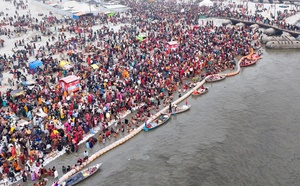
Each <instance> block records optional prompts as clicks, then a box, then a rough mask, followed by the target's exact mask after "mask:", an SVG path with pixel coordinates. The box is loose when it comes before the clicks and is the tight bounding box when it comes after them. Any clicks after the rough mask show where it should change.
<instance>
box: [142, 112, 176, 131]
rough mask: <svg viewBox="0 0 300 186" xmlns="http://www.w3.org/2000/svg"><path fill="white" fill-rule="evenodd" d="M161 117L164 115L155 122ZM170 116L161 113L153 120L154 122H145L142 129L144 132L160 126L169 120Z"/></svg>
mask: <svg viewBox="0 0 300 186" xmlns="http://www.w3.org/2000/svg"><path fill="white" fill-rule="evenodd" d="M161 117H164V119H163V120H161V121H158V123H156V121H157V120H159V119H160V118H161ZM170 118H171V117H170V115H165V114H162V115H160V116H159V118H157V119H156V120H154V122H151V123H149V124H147V126H144V128H143V130H144V131H145V132H147V131H150V130H153V129H156V128H158V127H159V126H161V125H163V124H165V123H167V121H169V119H170Z"/></svg>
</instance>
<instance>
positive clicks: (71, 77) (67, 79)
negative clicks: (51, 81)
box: [60, 75, 80, 83]
mask: <svg viewBox="0 0 300 186" xmlns="http://www.w3.org/2000/svg"><path fill="white" fill-rule="evenodd" d="M79 79H80V78H79V77H77V76H74V75H70V76H67V77H64V78H62V79H60V81H64V82H65V83H70V82H73V81H76V80H79Z"/></svg>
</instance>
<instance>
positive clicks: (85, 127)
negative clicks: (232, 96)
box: [0, 1, 257, 182]
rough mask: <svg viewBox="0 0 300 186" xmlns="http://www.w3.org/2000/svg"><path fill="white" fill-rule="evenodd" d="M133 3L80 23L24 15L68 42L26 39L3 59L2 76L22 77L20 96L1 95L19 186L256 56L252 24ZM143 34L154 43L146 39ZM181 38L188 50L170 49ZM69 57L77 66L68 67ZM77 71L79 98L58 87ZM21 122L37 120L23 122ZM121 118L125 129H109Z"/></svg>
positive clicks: (7, 151)
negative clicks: (193, 85)
mask: <svg viewBox="0 0 300 186" xmlns="http://www.w3.org/2000/svg"><path fill="white" fill-rule="evenodd" d="M125 4H126V5H127V6H129V7H131V8H132V9H130V11H129V12H126V13H118V14H116V15H114V16H112V17H109V16H107V15H102V14H101V15H97V16H93V17H81V18H80V19H79V20H59V19H57V18H56V17H54V16H52V18H50V19H42V20H38V19H36V18H31V17H28V16H27V15H24V16H21V17H23V18H24V21H25V22H26V21H29V23H28V24H30V25H31V26H32V27H31V28H32V31H33V30H38V31H46V30H47V29H48V28H49V27H50V26H52V27H53V28H54V29H55V30H56V31H57V32H58V36H57V37H56V36H54V35H51V34H50V35H48V34H46V35H45V36H42V37H41V38H40V39H39V38H38V37H36V41H35V42H32V43H30V42H27V41H24V40H19V41H17V42H16V43H17V44H16V45H15V49H14V50H15V53H14V54H13V55H12V56H9V55H5V54H4V55H3V56H1V59H0V62H1V64H2V65H1V70H3V71H5V72H10V73H12V74H14V77H15V78H14V79H10V81H9V85H14V84H16V85H17V86H18V88H19V89H21V90H22V93H21V94H19V95H17V96H15V95H13V90H8V91H7V92H5V93H2V96H1V99H0V103H2V102H5V104H7V105H8V107H6V108H2V109H3V110H2V111H1V113H0V115H1V117H0V121H1V122H0V137H1V139H2V140H1V147H0V153H1V157H0V159H1V161H0V166H1V169H0V172H1V175H2V178H5V177H9V179H11V180H12V181H14V180H15V174H17V173H19V174H21V176H22V178H23V181H24V182H25V181H27V177H28V176H29V175H30V177H31V180H33V181H34V180H36V179H39V178H42V177H45V176H51V175H52V176H54V174H55V172H56V169H55V167H53V168H52V169H50V168H49V169H48V170H47V169H46V168H44V167H43V163H44V161H45V159H47V157H49V156H48V155H49V154H50V155H51V156H52V155H53V152H57V151H62V150H63V149H64V148H65V149H66V151H67V153H74V152H77V151H78V148H79V146H78V144H79V142H80V141H81V140H83V138H84V136H85V135H87V134H89V133H93V129H95V127H97V128H99V129H100V134H99V138H98V139H96V138H89V139H88V141H87V144H86V147H87V148H91V147H92V146H94V145H95V144H96V142H97V141H99V142H102V143H106V141H107V140H109V139H110V137H111V136H113V137H115V138H117V137H118V134H119V133H120V132H124V133H130V132H131V131H132V130H134V129H135V128H136V127H138V126H139V123H140V122H144V121H145V120H146V119H147V118H148V117H149V116H151V111H157V110H158V109H159V108H160V106H161V105H163V106H166V105H167V104H168V103H169V102H170V100H172V99H173V94H174V92H175V91H176V92H184V91H186V90H188V89H189V87H190V84H189V81H190V79H192V78H193V80H195V81H197V80H198V79H199V77H201V76H202V77H203V76H207V75H210V74H216V73H219V72H222V71H224V70H227V69H231V70H232V69H234V68H235V65H236V63H235V60H234V57H235V56H237V55H247V54H248V52H249V50H250V48H251V42H252V40H253V39H254V35H255V34H257V31H256V30H254V29H252V28H250V27H246V26H244V27H225V26H216V25H215V24H214V22H212V21H200V22H199V20H198V11H199V10H200V8H199V7H196V6H193V5H189V4H180V5H178V4H175V3H172V2H160V3H151V2H146V1H142V2H136V1H126V3H125ZM182 9H184V11H182ZM221 13H222V12H221ZM129 16H130V18H129ZM17 17H20V16H17ZM25 18H27V19H25ZM12 19H13V20H12V21H15V19H14V18H12ZM16 21H17V22H18V21H20V19H17V20H16ZM61 23H64V26H62V24H61ZM120 23H126V25H124V24H123V25H122V26H121V28H120V29H119V30H118V31H114V30H112V29H110V28H109V26H108V25H109V24H110V25H117V24H120ZM99 24H102V25H103V26H102V27H101V28H100V29H97V30H93V29H92V26H94V25H99ZM19 28H22V27H19ZM4 30H5V29H4ZM5 33H7V34H8V33H9V32H6V31H5ZM141 35H142V36H144V38H143V39H142V40H140V39H137V37H139V36H141ZM44 38H46V40H43V39H44ZM37 40H42V41H44V42H45V44H38V43H37ZM171 41H173V42H176V43H177V44H178V45H177V46H176V47H174V48H170V47H169V46H168V42H171ZM33 56H34V58H36V59H39V60H41V61H42V62H43V67H38V68H37V69H30V68H29V67H28V66H27V65H26V64H27V62H28V60H29V59H30V58H32V57H33ZM61 60H65V61H68V62H71V66H70V67H69V68H63V66H61V65H60V63H61ZM92 65H97V67H98V68H93V67H92ZM29 74H31V75H32V76H33V80H34V81H35V82H36V84H34V85H33V86H25V85H23V84H22V82H23V81H27V80H28V76H29ZM69 75H76V76H78V77H80V78H81V80H80V89H79V90H78V91H76V92H67V90H64V87H61V86H60V85H59V83H58V81H59V79H61V78H63V77H67V76H69ZM1 106H2V105H1ZM133 108H136V109H137V110H136V112H135V114H133V115H132V117H131V118H130V119H126V120H123V119H122V118H123V116H124V115H125V113H127V112H128V111H132V110H133ZM39 112H41V113H44V114H45V115H44V116H41V115H39V114H37V113H39ZM16 117H19V118H26V119H27V120H29V121H30V122H29V123H28V124H27V125H24V126H20V125H18V123H17V121H15V120H14V118H16ZM111 121H115V123H116V124H115V125H112V126H109V124H110V122H111ZM54 155H55V154H54ZM85 157H86V155H85ZM79 163H80V162H79ZM65 169H66V168H63V170H64V171H63V172H65V171H67V170H65Z"/></svg>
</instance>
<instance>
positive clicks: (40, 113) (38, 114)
mask: <svg viewBox="0 0 300 186" xmlns="http://www.w3.org/2000/svg"><path fill="white" fill-rule="evenodd" d="M35 114H36V115H37V116H40V117H41V118H44V117H47V116H48V114H46V113H45V112H44V111H43V110H42V109H41V108H40V109H39V110H38V112H37V113H35Z"/></svg>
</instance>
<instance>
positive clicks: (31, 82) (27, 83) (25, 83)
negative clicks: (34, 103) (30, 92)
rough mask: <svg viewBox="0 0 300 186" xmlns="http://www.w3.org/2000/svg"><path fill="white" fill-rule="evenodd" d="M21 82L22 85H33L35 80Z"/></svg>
mask: <svg viewBox="0 0 300 186" xmlns="http://www.w3.org/2000/svg"><path fill="white" fill-rule="evenodd" d="M22 84H23V85H24V86H31V85H35V84H36V82H35V81H33V80H29V81H23V82H22Z"/></svg>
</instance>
